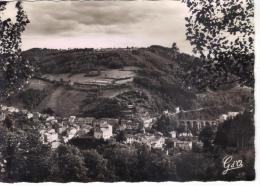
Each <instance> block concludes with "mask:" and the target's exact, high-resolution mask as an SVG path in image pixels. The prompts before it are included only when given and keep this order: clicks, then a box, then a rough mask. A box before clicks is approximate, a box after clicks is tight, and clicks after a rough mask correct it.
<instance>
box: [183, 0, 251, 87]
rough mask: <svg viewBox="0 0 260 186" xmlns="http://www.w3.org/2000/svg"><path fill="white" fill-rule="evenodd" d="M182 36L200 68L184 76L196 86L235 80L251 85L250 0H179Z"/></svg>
mask: <svg viewBox="0 0 260 186" xmlns="http://www.w3.org/2000/svg"><path fill="white" fill-rule="evenodd" d="M183 2H185V3H186V4H187V7H188V8H189V11H190V13H191V15H190V16H188V17H186V18H185V19H186V21H187V24H186V27H187V31H186V36H187V39H188V40H189V41H190V43H191V45H193V46H194V49H193V51H194V52H195V53H197V54H199V55H200V57H201V58H202V60H203V61H204V64H205V65H204V66H203V67H198V68H197V69H196V70H194V71H193V72H190V73H189V75H188V77H189V78H190V77H192V78H190V80H191V81H192V82H191V83H196V84H197V85H198V86H200V87H207V86H210V85H213V86H214V87H217V86H219V85H221V84H223V83H232V82H239V83H240V84H242V85H246V86H249V87H253V86H254V73H253V72H254V24H253V23H254V5H253V1H252V0H228V1H221V0H183Z"/></svg>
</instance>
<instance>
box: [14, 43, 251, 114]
mask: <svg viewBox="0 0 260 186" xmlns="http://www.w3.org/2000/svg"><path fill="white" fill-rule="evenodd" d="M23 56H24V57H25V58H27V59H29V60H30V61H31V62H32V63H33V64H34V65H35V66H36V67H37V71H36V74H35V76H34V78H33V79H32V80H31V81H30V82H29V84H28V85H27V87H26V89H25V91H24V92H22V93H20V94H19V95H18V96H17V97H13V98H12V99H10V100H9V103H10V104H14V105H16V106H18V107H22V108H29V109H32V110H35V111H39V112H44V111H46V110H47V111H48V110H49V111H50V110H51V111H52V112H54V113H55V114H57V115H59V116H64V117H65V116H70V115H77V116H94V117H97V118H101V117H112V118H113V117H116V118H118V117H127V116H129V115H131V114H133V115H138V114H139V115H141V116H143V117H144V116H151V115H158V114H160V113H161V112H162V111H164V110H169V111H174V110H175V108H176V107H180V108H181V109H183V110H192V109H198V108H210V107H220V108H222V109H223V113H225V112H226V111H240V110H244V109H245V108H246V107H247V103H248V99H249V97H250V96H251V90H250V89H249V88H241V87H238V86H237V85H232V86H229V87H224V88H225V90H223V89H222V90H215V91H212V90H205V91H198V90H197V89H196V87H193V86H192V85H186V84H184V79H183V77H184V76H185V73H187V72H188V71H189V70H191V69H192V68H194V67H195V66H197V65H200V64H199V63H200V62H199V60H198V59H197V58H195V57H194V56H190V55H188V54H184V53H179V52H178V51H174V50H173V49H171V48H166V47H162V46H157V45H155V46H151V47H148V48H116V49H99V50H95V49H91V48H87V49H72V50H57V49H37V48H35V49H31V50H28V51H25V52H23ZM194 59H196V60H194ZM129 107H134V110H131V109H129ZM220 110H221V109H220Z"/></svg>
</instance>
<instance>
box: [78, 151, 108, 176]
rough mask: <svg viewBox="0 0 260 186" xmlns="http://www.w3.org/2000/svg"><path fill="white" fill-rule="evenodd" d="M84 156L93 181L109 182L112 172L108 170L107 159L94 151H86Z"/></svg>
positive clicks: (83, 152)
mask: <svg viewBox="0 0 260 186" xmlns="http://www.w3.org/2000/svg"><path fill="white" fill-rule="evenodd" d="M82 154H83V156H84V161H85V164H86V166H87V167H88V176H89V177H90V179H91V181H106V180H107V181H109V178H110V174H111V171H110V170H109V169H108V161H107V159H105V158H104V157H103V156H102V155H101V154H99V153H98V152H97V151H96V150H94V149H91V150H84V151H82Z"/></svg>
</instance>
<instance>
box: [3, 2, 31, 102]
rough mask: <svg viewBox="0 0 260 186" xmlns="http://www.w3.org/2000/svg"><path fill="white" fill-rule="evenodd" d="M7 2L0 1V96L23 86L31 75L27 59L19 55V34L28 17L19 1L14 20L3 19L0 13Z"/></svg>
mask: <svg viewBox="0 0 260 186" xmlns="http://www.w3.org/2000/svg"><path fill="white" fill-rule="evenodd" d="M6 5H7V2H6V1H1V2H0V64H1V65H0V77H1V78H3V79H2V80H0V83H1V84H2V85H1V90H0V98H2V97H4V96H9V95H11V94H13V93H15V91H17V90H20V89H22V88H23V86H24V83H25V82H26V81H27V80H28V79H29V78H30V77H31V74H32V72H33V68H32V66H31V64H30V63H29V61H27V60H24V59H23V58H22V55H21V52H22V50H21V43H22V40H21V34H22V32H23V31H24V30H25V27H26V25H27V24H28V23H29V19H28V18H27V15H26V13H25V11H24V9H23V7H22V3H21V1H20V0H19V1H17V3H16V6H15V7H16V9H17V14H16V21H15V22H14V23H13V21H12V20H11V19H10V18H7V19H4V18H3V17H2V16H1V15H2V12H4V10H5V9H6Z"/></svg>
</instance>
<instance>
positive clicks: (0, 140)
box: [0, 126, 50, 182]
mask: <svg viewBox="0 0 260 186" xmlns="http://www.w3.org/2000/svg"><path fill="white" fill-rule="evenodd" d="M0 136H1V137H0V157H1V160H0V164H1V176H2V177H1V176H0V181H1V180H2V181H5V182H19V181H24V182H42V181H46V180H47V177H48V175H49V171H48V166H47V165H48V161H49V155H50V148H49V147H48V146H46V145H43V144H42V143H41V141H40V139H39V134H38V133H37V132H36V131H26V132H25V131H23V130H20V129H15V130H14V131H9V130H8V129H7V128H3V127H2V126H0Z"/></svg>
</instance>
